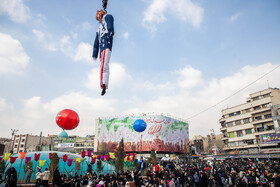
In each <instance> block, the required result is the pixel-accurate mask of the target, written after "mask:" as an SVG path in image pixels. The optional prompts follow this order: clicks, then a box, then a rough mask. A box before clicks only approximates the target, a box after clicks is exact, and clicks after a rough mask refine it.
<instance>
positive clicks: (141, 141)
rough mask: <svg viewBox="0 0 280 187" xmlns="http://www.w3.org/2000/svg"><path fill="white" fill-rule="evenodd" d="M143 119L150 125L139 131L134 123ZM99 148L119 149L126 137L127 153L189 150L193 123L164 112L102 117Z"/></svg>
mask: <svg viewBox="0 0 280 187" xmlns="http://www.w3.org/2000/svg"><path fill="white" fill-rule="evenodd" d="M137 119H143V120H144V121H145V122H146V124H147V128H146V130H145V131H144V132H141V133H139V132H136V131H135V130H134V129H133V123H134V121H136V120H137ZM97 123H98V124H97V125H98V128H97V129H98V132H97V133H96V134H97V141H98V142H97V150H98V151H103V152H108V151H116V150H117V148H118V144H119V142H120V141H121V139H122V138H123V139H124V147H125V151H126V152H141V151H149V152H150V151H151V149H152V148H154V149H155V151H159V152H172V153H176V152H177V153H186V151H187V145H188V143H189V124H188V123H186V122H183V121H180V120H177V119H173V118H170V117H166V116H162V115H147V116H133V117H123V118H110V119H100V120H98V122H97Z"/></svg>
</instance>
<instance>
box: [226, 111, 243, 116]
mask: <svg viewBox="0 0 280 187" xmlns="http://www.w3.org/2000/svg"><path fill="white" fill-rule="evenodd" d="M239 114H241V112H240V111H237V112H234V113H230V114H229V117H232V116H236V115H239Z"/></svg>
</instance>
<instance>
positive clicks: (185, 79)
mask: <svg viewBox="0 0 280 187" xmlns="http://www.w3.org/2000/svg"><path fill="white" fill-rule="evenodd" d="M178 73H179V75H180V77H179V80H178V83H179V85H180V86H181V87H183V88H188V89H189V88H193V87H197V86H200V85H201V84H202V83H203V80H202V78H201V72H200V71H199V70H197V69H194V68H193V67H191V66H186V67H185V68H184V69H182V70H180V71H179V72H178Z"/></svg>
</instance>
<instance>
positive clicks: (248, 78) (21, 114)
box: [0, 63, 280, 137]
mask: <svg viewBox="0 0 280 187" xmlns="http://www.w3.org/2000/svg"><path fill="white" fill-rule="evenodd" d="M278 65H279V64H278ZM278 65H277V64H271V63H265V64H261V65H257V66H245V67H243V68H241V69H240V70H239V71H237V72H236V73H234V74H232V75H228V76H226V77H223V78H220V79H217V78H213V79H211V80H203V79H202V77H203V76H202V72H200V71H199V70H197V69H195V68H193V67H191V66H186V67H184V68H182V69H181V70H177V71H175V72H177V73H179V75H182V76H178V77H177V78H176V80H175V81H170V80H168V81H167V82H166V81H160V82H159V83H155V82H151V81H147V80H146V79H144V78H143V79H142V80H139V79H137V78H135V77H133V76H131V75H129V74H128V72H127V71H126V69H125V67H124V66H123V65H122V64H117V63H112V64H111V70H112V74H111V75H112V76H111V80H110V81H112V82H110V86H109V89H111V87H113V88H115V86H121V87H120V89H122V90H123V91H122V94H123V95H124V97H123V98H121V97H118V96H117V95H114V96H113V97H112V98H114V99H112V98H110V95H105V97H101V96H100V95H99V92H98V94H97V93H95V92H90V94H87V93H84V92H72V91H71V92H69V93H65V94H63V95H61V96H58V97H56V98H53V99H51V100H49V101H44V102H43V101H42V99H41V97H38V96H34V97H31V98H29V99H25V100H23V102H22V107H20V109H19V110H14V109H13V107H11V106H9V104H8V102H7V101H6V100H5V99H4V98H0V111H1V112H0V123H1V124H9V126H10V127H11V128H16V129H19V130H20V132H19V133H30V132H32V133H37V134H39V132H40V131H43V133H44V135H47V134H58V133H59V132H61V129H59V127H57V125H56V123H55V116H56V115H57V113H58V112H59V111H61V110H62V109H65V108H69V109H73V110H75V111H76V112H77V113H78V114H79V116H80V119H81V122H80V124H79V127H78V128H77V129H75V130H73V131H71V132H69V134H77V135H81V136H84V135H87V134H93V133H94V125H95V119H97V118H98V117H104V116H112V115H123V114H138V113H147V112H155V113H156V114H160V113H163V114H166V113H169V114H171V115H174V116H176V117H179V118H183V119H187V118H189V117H191V116H193V115H194V114H198V113H199V112H201V111H203V110H205V109H207V108H209V107H211V106H213V105H215V104H217V103H219V102H220V101H222V100H223V99H225V98H227V97H228V96H231V95H232V94H233V93H236V92H237V91H238V90H240V89H242V88H243V87H245V86H247V85H249V84H250V83H252V82H254V81H255V80H257V79H258V78H260V77H261V76H262V75H264V74H265V73H267V72H269V71H271V70H272V69H273V68H275V67H277V66H278ZM170 74H171V75H174V71H172V72H170ZM188 74H190V75H192V76H194V77H196V78H195V80H196V81H194V82H200V86H199V87H198V88H197V87H196V88H195V89H190V88H194V87H192V85H194V84H193V83H192V84H189V83H187V84H185V83H184V84H182V83H181V82H180V81H182V82H185V81H187V79H190V77H189V76H188ZM88 75H89V80H88V82H87V83H88V84H89V85H88V86H89V87H90V85H92V87H91V88H92V89H94V90H95V89H99V90H100V88H99V69H98V68H94V69H92V70H91V72H90V73H89V74H88ZM186 75H187V76H186ZM90 76H91V78H90ZM166 76H168V75H166ZM93 79H95V80H93ZM129 79H130V80H129ZM184 79H185V80H184ZM279 79H280V68H278V69H276V70H275V71H273V72H271V73H270V74H268V75H267V76H265V77H264V78H262V79H260V80H259V81H257V82H255V83H254V84H252V85H251V86H249V87H247V88H246V89H244V90H242V91H241V92H240V93H238V94H235V95H234V96H232V97H230V99H228V100H226V101H224V102H222V103H221V104H219V105H217V106H215V107H213V108H211V109H209V110H207V111H206V112H204V113H200V114H199V115H198V116H196V117H194V118H191V119H190V120H189V124H190V136H191V137H192V136H193V135H195V134H202V135H206V134H209V132H210V129H214V130H215V131H216V133H219V129H220V124H219V118H220V117H221V110H222V109H224V108H226V107H232V106H235V105H238V104H242V103H245V101H246V98H247V97H248V96H249V94H250V93H253V92H257V91H259V90H263V89H266V88H267V80H269V84H270V86H271V87H279ZM179 80H180V81H179ZM114 81H115V82H114ZM126 81H129V84H127V82H126ZM202 83H203V84H202ZM180 84H181V85H180ZM127 85H129V87H128V86H127ZM186 85H187V86H186ZM189 85H190V86H189ZM135 88H138V90H137V89H135ZM178 88H180V89H178ZM165 89H168V91H166V90H165ZM124 91H125V92H124ZM110 92H111V93H112V94H114V93H115V91H113V90H110ZM130 92H132V93H130ZM124 93H125V94H124ZM145 93H147V94H145ZM7 111H9V112H7ZM3 112H5V113H3ZM0 133H1V134H2V135H4V134H7V133H9V129H7V130H6V131H3V132H2V131H1V132H0Z"/></svg>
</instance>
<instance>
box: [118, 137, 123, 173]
mask: <svg viewBox="0 0 280 187" xmlns="http://www.w3.org/2000/svg"><path fill="white" fill-rule="evenodd" d="M124 157H125V152H124V143H123V138H122V140H121V141H120V143H119V147H118V149H117V155H116V171H117V172H118V171H121V170H123V168H124V164H123V160H124Z"/></svg>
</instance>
